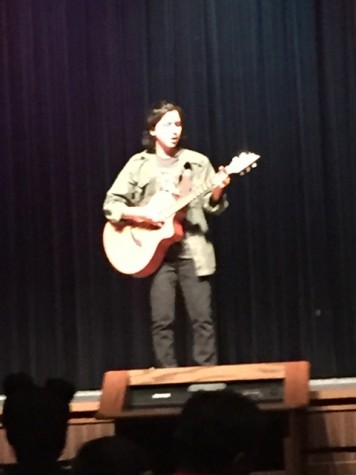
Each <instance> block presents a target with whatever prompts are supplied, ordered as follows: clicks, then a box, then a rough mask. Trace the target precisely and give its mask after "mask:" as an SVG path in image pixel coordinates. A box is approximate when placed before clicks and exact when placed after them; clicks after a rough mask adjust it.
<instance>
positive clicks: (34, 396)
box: [2, 373, 75, 474]
mask: <svg viewBox="0 0 356 475" xmlns="http://www.w3.org/2000/svg"><path fill="white" fill-rule="evenodd" d="M3 390H4V394H5V396H6V399H5V402H4V407H3V416H2V423H3V426H4V428H5V430H6V437H7V440H8V442H9V444H10V445H11V447H12V448H13V450H14V452H15V455H16V459H17V462H18V469H19V470H20V471H21V470H22V469H23V470H24V471H25V472H26V473H36V474H42V473H46V474H48V473H51V471H52V469H53V470H55V469H56V463H57V460H58V458H59V457H60V455H61V453H62V451H63V449H64V446H65V442H66V435H67V424H68V419H69V416H70V406H69V403H70V401H71V399H72V398H73V396H74V393H75V389H74V386H73V385H72V384H71V383H69V382H67V381H65V380H62V379H49V380H47V382H46V384H45V385H44V386H38V385H37V384H35V383H34V382H33V381H32V379H31V377H30V376H29V375H27V374H24V373H17V374H11V375H9V376H7V377H6V378H5V379H4V381H3Z"/></svg>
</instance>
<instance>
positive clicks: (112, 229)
mask: <svg viewBox="0 0 356 475" xmlns="http://www.w3.org/2000/svg"><path fill="white" fill-rule="evenodd" d="M259 158H260V156H259V155H256V154H255V153H252V152H243V153H241V154H240V155H238V156H235V157H233V158H232V160H231V162H230V163H229V165H226V166H225V167H224V171H225V173H226V174H228V175H231V174H239V175H244V174H245V173H247V172H249V171H250V170H251V169H252V168H255V167H256V166H257V164H256V162H257V160H258V159H259ZM225 173H224V174H223V176H224V177H225V176H226V175H225ZM221 177H222V173H221V172H217V173H216V174H215V176H214V177H213V179H212V180H209V182H206V183H204V184H202V185H200V186H199V187H198V188H197V189H195V190H192V191H191V192H189V193H188V194H187V195H185V196H182V197H175V196H173V195H171V194H170V193H167V192H158V193H156V194H155V195H154V196H153V197H152V198H151V199H150V201H149V203H148V204H146V205H145V206H142V211H143V213H142V214H143V215H144V214H145V212H144V210H145V208H147V209H155V210H156V211H157V210H159V214H160V216H161V217H162V226H161V227H158V226H154V225H152V224H150V223H147V222H143V223H136V222H135V223H134V222H132V221H130V220H122V221H120V222H119V223H112V222H111V221H107V222H106V224H105V226H104V231H103V245H104V251H105V254H106V256H107V258H108V260H109V262H110V263H111V265H112V266H113V267H114V269H116V270H117V271H119V272H121V273H122V274H127V275H132V276H134V277H147V276H149V275H150V274H153V273H154V272H155V271H156V270H157V269H158V267H159V266H160V265H161V263H162V261H163V259H164V256H165V254H166V251H167V249H168V248H169V247H170V246H171V245H172V244H173V243H174V242H177V241H180V240H181V239H182V237H183V226H182V221H183V219H184V216H185V213H184V208H186V206H187V205H188V204H189V203H190V202H191V201H193V200H194V199H196V198H199V197H200V196H202V195H204V193H207V192H208V191H210V190H212V189H213V188H214V187H215V186H217V184H218V183H219V180H221V179H222V178H221ZM151 207H153V208H151Z"/></svg>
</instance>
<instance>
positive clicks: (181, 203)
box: [166, 179, 214, 218]
mask: <svg viewBox="0 0 356 475" xmlns="http://www.w3.org/2000/svg"><path fill="white" fill-rule="evenodd" d="M213 186H214V181H213V179H211V180H209V181H208V182H206V183H203V184H202V185H200V186H198V187H197V188H196V189H195V190H194V191H190V192H189V193H188V194H187V195H185V196H181V197H179V198H178V199H177V200H176V202H175V203H174V205H173V206H171V207H170V208H169V210H168V212H167V216H166V218H168V217H169V216H172V215H174V214H176V213H177V212H178V211H180V210H181V209H183V208H185V207H186V206H188V205H189V203H191V202H192V201H193V200H195V199H196V198H198V197H199V196H201V195H203V194H204V193H207V192H208V191H210V190H212V189H213Z"/></svg>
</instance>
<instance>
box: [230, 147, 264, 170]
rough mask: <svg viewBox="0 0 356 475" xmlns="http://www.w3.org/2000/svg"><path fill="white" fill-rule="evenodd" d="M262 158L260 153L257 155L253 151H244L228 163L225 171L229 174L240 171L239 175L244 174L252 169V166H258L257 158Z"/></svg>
mask: <svg viewBox="0 0 356 475" xmlns="http://www.w3.org/2000/svg"><path fill="white" fill-rule="evenodd" d="M259 158H260V155H257V154H256V153H253V152H242V153H240V155H238V156H235V157H233V158H232V160H231V162H230V163H229V165H226V167H225V171H226V173H228V174H229V175H231V174H232V173H238V174H239V175H244V174H245V173H248V172H249V171H251V169H252V168H256V167H257V163H256V162H257V160H258V159H259Z"/></svg>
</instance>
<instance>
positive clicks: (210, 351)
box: [151, 259, 217, 368]
mask: <svg viewBox="0 0 356 475" xmlns="http://www.w3.org/2000/svg"><path fill="white" fill-rule="evenodd" d="M177 285H179V286H180V288H181V290H182V294H183V298H184V303H185V306H186V309H187V313H188V316H189V319H190V322H191V325H192V336H193V358H194V361H195V363H196V364H197V365H214V364H216V363H217V354H216V342H215V329H214V323H213V319H212V309H211V282H210V279H209V278H208V277H198V276H197V275H196V273H195V269H194V264H193V261H192V259H175V260H172V261H165V262H164V263H163V264H162V266H161V267H160V269H159V270H158V271H157V273H156V274H155V275H154V276H153V278H152V283H151V313H152V338H153V348H154V352H155V356H156V364H157V366H158V367H163V368H168V367H176V366H177V360H176V356H175V342H174V320H175V314H176V312H175V308H176V290H177Z"/></svg>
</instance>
